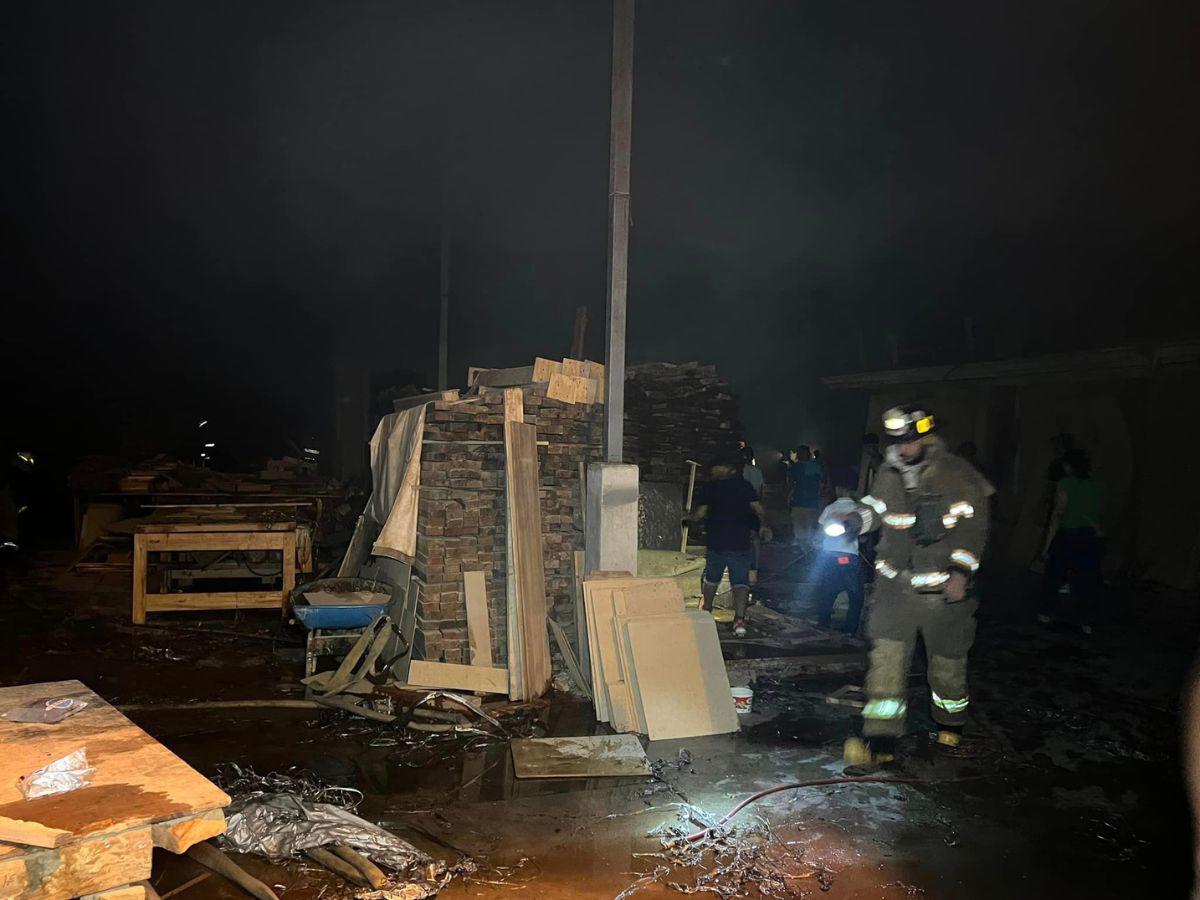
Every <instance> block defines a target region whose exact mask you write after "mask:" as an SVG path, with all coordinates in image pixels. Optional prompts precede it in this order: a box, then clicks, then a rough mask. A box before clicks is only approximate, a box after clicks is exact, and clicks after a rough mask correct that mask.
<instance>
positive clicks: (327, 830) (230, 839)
mask: <svg viewBox="0 0 1200 900" xmlns="http://www.w3.org/2000/svg"><path fill="white" fill-rule="evenodd" d="M227 819H228V822H229V825H228V828H227V829H226V831H225V837H224V841H225V844H226V846H227V847H228V848H229V849H231V850H234V851H236V852H238V853H257V854H259V855H260V856H266V857H268V858H270V859H288V858H292V857H296V856H299V855H301V854H302V853H303V852H304V851H305V850H311V849H313V848H315V847H325V846H328V845H330V844H345V845H346V846H348V847H352V848H354V849H355V850H357V851H358V852H359V853H361V854H363V855H364V856H368V857H370V858H371V859H372V860H373V861H374V862H376V863H377V864H379V865H382V866H386V867H387V868H389V869H392V870H393V871H395V872H396V873H397V874H398V875H400V876H402V877H403V879H404V880H406V881H407V882H408V883H409V884H408V885H407V887H408V888H409V890H408V891H406V892H405V895H404V896H406V897H414V898H415V897H432V896H434V895H436V894H437V892H438V890H440V889H441V888H442V887H443V886H444V885H445V884H446V882H447V881H449V880H450V878H452V877H453V876H454V875H455V874H456V873H457V870H456V869H448V868H447V867H446V866H445V865H444V864H442V863H440V862H437V861H435V860H434V859H433V858H432V857H430V856H428V855H427V854H425V853H423V852H422V851H420V850H418V849H417V848H416V847H414V846H413V845H412V844H410V843H408V842H407V841H405V840H402V839H401V838H398V837H396V835H394V834H391V833H390V832H387V831H384V830H383V829H382V828H380V827H379V826H378V825H374V824H372V823H371V822H368V821H367V820H366V819H362V818H359V817H358V816H356V815H354V813H352V812H349V811H347V810H344V809H340V808H338V807H336V806H332V805H331V804H328V803H313V802H309V801H307V800H301V799H300V798H299V797H297V796H296V795H295V794H265V795H260V796H256V797H252V798H250V799H248V800H244V801H240V802H238V803H235V804H234V805H233V806H231V807H230V808H229V810H228V811H227ZM413 889H415V890H413ZM421 889H426V892H422V891H421Z"/></svg>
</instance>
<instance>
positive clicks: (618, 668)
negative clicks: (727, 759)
mask: <svg viewBox="0 0 1200 900" xmlns="http://www.w3.org/2000/svg"><path fill="white" fill-rule="evenodd" d="M583 601H584V608H585V611H586V615H587V635H588V644H589V648H590V664H591V675H592V689H593V696H594V702H595V707H596V718H597V719H598V720H599V721H601V722H610V723H611V724H612V727H613V728H614V729H616V730H617V731H621V732H636V733H638V734H646V735H649V736H650V739H651V740H652V741H657V740H667V739H671V738H690V737H699V736H702V735H706V734H725V733H727V732H730V731H737V729H738V721H737V713H736V711H735V710H734V706H733V697H732V695H731V693H730V687H729V678H728V676H727V675H726V672H725V661H724V659H723V657H722V656H721V644H720V641H719V640H718V638H717V628H716V624H715V623H714V621H713V618H712V616H711V615H710V614H709V613H706V612H703V611H698V610H686V609H685V608H684V603H683V593H682V592H681V591H680V590H679V586H678V585H677V584H676V583H675V582H674V581H673V580H671V579H669V578H624V577H612V578H590V579H586V580H585V581H584V582H583Z"/></svg>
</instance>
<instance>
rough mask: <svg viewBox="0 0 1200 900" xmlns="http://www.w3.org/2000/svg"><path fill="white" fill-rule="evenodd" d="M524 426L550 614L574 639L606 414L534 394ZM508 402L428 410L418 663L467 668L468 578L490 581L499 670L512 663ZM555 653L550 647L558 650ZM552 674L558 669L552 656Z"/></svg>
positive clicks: (541, 390) (499, 399)
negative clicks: (534, 463)
mask: <svg viewBox="0 0 1200 900" xmlns="http://www.w3.org/2000/svg"><path fill="white" fill-rule="evenodd" d="M523 391H524V395H525V421H526V422H529V423H531V424H533V425H535V426H537V437H538V441H546V442H548V446H539V447H538V473H539V478H540V484H541V492H540V493H541V511H542V534H543V561H544V565H545V571H546V604H547V608H548V609H549V610H550V612H551V614H552V615H554V617H555V618H556V619H557V620H558V621H559V622H560V623H561V624H562V625H563V627H564V629H565V630H566V632H567V634H574V633H575V624H574V622H575V607H574V596H573V594H574V587H573V583H572V579H573V571H572V554H573V552H574V551H575V550H582V549H583V530H582V525H583V496H582V492H581V490H582V489H581V486H580V480H579V464H580V463H581V462H584V463H590V462H592V461H595V460H599V459H600V458H601V450H600V446H601V427H602V421H603V415H604V412H603V411H604V407H603V406H602V405H599V404H595V405H584V404H570V403H563V402H560V401H558V400H552V399H549V398H547V397H546V396H545V392H546V385H545V384H536V385H528V386H525V387H524V388H523ZM506 538H507V534H506V527H505V506H504V392H503V389H499V388H487V387H484V388H480V395H479V397H478V398H476V399H473V400H471V401H469V402H465V403H457V404H454V403H445V402H439V403H432V404H430V405H429V406H428V407H426V412H425V434H424V442H423V446H422V451H421V495H420V502H419V504H418V508H417V557H416V563H415V569H416V572H417V575H418V577H419V578H420V580H421V582H422V584H421V592H422V593H421V597H420V600H419V603H418V607H417V632H416V645H417V652H418V655H419V656H421V657H423V658H425V659H429V660H436V661H441V662H449V663H468V662H470V659H469V650H468V639H467V619H466V597H465V595H464V593H463V577H462V573H463V572H464V571H471V570H482V571H483V572H484V573H485V574H486V581H487V596H488V612H489V619H490V625H491V638H492V660H493V661H494V662H495V663H496V665H505V664H506V662H507V650H508V646H507V599H506V597H507V594H506V578H507V570H506V552H505V541H506ZM552 650H553V645H552ZM554 662H555V669H556V671H557V670H560V669H561V660H559V659H558V658H557V653H556V652H555V661H554Z"/></svg>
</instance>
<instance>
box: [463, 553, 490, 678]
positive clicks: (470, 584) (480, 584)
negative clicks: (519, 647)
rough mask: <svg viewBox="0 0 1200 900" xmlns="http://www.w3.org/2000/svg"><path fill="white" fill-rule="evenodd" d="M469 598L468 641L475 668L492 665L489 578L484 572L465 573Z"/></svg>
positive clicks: (466, 591) (464, 588)
mask: <svg viewBox="0 0 1200 900" xmlns="http://www.w3.org/2000/svg"><path fill="white" fill-rule="evenodd" d="M463 591H464V593H465V594H466V597H467V640H468V642H469V644H470V654H471V658H470V660H469V661H470V663H471V665H473V666H488V667H490V666H491V665H492V629H491V617H490V616H489V614H488V602H487V578H486V577H485V576H484V574H483V572H463Z"/></svg>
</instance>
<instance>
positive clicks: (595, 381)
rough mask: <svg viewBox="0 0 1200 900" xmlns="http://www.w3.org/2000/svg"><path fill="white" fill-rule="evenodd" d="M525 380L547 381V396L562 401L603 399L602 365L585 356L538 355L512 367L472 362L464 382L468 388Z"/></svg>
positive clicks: (499, 385) (575, 401)
mask: <svg viewBox="0 0 1200 900" xmlns="http://www.w3.org/2000/svg"><path fill="white" fill-rule="evenodd" d="M527 384H544V385H546V396H547V397H550V398H551V399H553V400H561V401H562V402H563V403H584V404H592V403H603V402H604V365H603V364H602V363H598V362H592V361H590V360H586V359H570V358H566V359H563V360H561V361H558V360H553V359H546V358H544V357H541V356H539V357H537V358H536V359H535V360H534V361H533V365H531V366H517V367H515V368H511V369H481V368H479V367H478V366H472V367H471V368H470V369H469V370H468V371H467V385H468V387H471V388H481V387H516V386H518V385H527Z"/></svg>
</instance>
